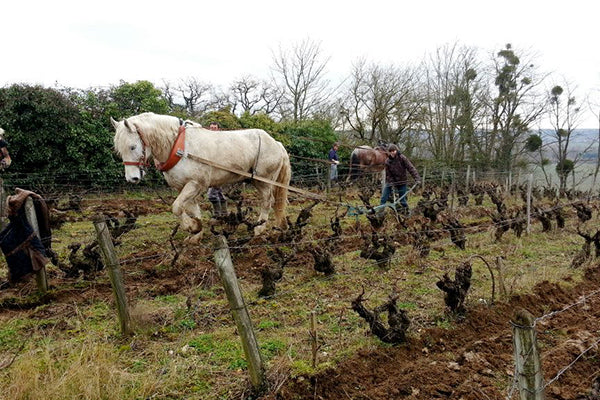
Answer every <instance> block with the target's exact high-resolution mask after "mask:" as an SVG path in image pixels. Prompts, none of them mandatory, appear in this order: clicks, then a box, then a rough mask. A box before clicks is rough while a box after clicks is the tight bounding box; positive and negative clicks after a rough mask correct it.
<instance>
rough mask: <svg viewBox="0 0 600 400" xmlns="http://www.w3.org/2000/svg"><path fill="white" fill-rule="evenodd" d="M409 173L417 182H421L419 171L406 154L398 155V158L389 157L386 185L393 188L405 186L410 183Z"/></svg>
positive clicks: (386, 163) (386, 169) (386, 168)
mask: <svg viewBox="0 0 600 400" xmlns="http://www.w3.org/2000/svg"><path fill="white" fill-rule="evenodd" d="M407 171H408V172H409V173H410V174H411V175H412V177H413V178H414V180H415V181H420V180H421V177H420V176H419V173H418V172H417V169H416V168H415V167H414V165H412V163H411V162H410V161H409V160H408V158H406V156H405V155H404V154H400V153H396V157H393V158H392V157H388V159H387V160H386V162H385V181H386V183H387V184H389V185H392V186H399V185H405V184H406V183H407V182H408V180H407V178H408V176H407V174H406V172H407Z"/></svg>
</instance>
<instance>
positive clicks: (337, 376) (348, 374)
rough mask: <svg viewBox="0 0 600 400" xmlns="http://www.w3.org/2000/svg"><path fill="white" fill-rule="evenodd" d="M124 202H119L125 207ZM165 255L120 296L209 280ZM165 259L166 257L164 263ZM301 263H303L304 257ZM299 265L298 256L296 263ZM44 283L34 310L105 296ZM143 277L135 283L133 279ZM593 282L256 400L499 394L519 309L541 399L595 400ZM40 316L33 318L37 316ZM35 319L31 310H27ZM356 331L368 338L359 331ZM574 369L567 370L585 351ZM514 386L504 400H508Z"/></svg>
mask: <svg viewBox="0 0 600 400" xmlns="http://www.w3.org/2000/svg"><path fill="white" fill-rule="evenodd" d="M85 206H86V207H87V209H88V211H90V212H91V211H93V212H98V213H102V212H110V211H112V212H114V210H119V209H122V206H123V205H122V204H117V203H114V202H111V203H106V202H105V203H100V204H85ZM130 206H131V204H128V207H130ZM136 208H137V213H138V214H139V215H141V214H147V213H157V212H164V211H166V210H168V209H169V206H168V205H166V204H165V203H164V202H162V201H154V202H148V201H139V204H136ZM361 242H362V241H361V239H360V238H355V239H352V240H346V241H344V242H342V243H340V245H339V250H338V251H340V252H343V251H346V250H348V251H350V250H356V249H357V248H359V247H360V245H361ZM160 254H164V250H163V249H147V250H145V251H144V252H143V253H140V254H137V255H135V256H136V257H138V258H143V259H147V261H142V262H141V264H140V266H139V268H140V270H141V272H142V273H145V274H146V276H145V278H147V279H143V280H141V279H135V280H131V281H128V282H126V286H127V287H128V292H130V293H128V295H131V296H133V297H136V298H144V297H154V296H156V295H160V294H169V293H177V292H181V291H182V290H185V288H191V287H197V286H199V285H200V286H202V285H206V287H210V286H212V285H213V284H216V283H217V282H218V276H216V274H215V272H214V268H213V266H212V265H211V263H208V262H207V263H205V264H202V263H197V262H194V260H197V259H204V258H206V256H207V255H206V254H193V253H189V252H188V253H186V255H185V257H186V258H187V259H189V262H188V261H186V260H185V259H184V260H179V263H178V265H179V266H180V267H179V269H181V270H185V273H182V271H181V270H172V269H171V270H166V271H163V272H158V271H156V269H155V268H153V266H154V265H155V264H156V263H157V261H156V260H155V259H153V256H154V255H156V256H159V255H160ZM168 261H169V260H167V262H168ZM305 261H306V262H308V261H309V260H305ZM271 262H272V261H271V260H269V259H268V258H267V257H266V256H265V255H264V254H262V253H261V254H255V253H254V251H252V250H251V251H248V252H246V253H245V254H243V255H241V256H239V257H238V260H237V266H238V268H237V269H238V271H239V274H240V276H241V277H242V278H244V277H253V278H254V279H256V277H257V276H259V269H260V268H261V266H263V265H266V264H269V263H271ZM300 262H302V261H300ZM49 279H50V280H51V281H52V282H53V284H54V285H55V286H56V287H57V288H58V290H56V291H55V293H56V294H55V295H54V297H53V298H52V299H45V300H42V301H43V302H45V303H46V304H48V306H47V307H45V308H41V310H42V311H40V312H41V313H47V314H50V315H54V316H57V315H65V316H66V315H67V314H69V313H72V312H73V309H72V307H71V306H69V305H70V304H74V303H75V304H77V303H85V302H91V301H96V300H98V298H105V299H106V300H107V301H109V300H110V298H111V297H112V294H111V290H110V285H109V284H108V282H106V281H104V283H95V284H94V285H90V286H87V287H82V288H78V289H76V288H74V287H73V286H72V284H71V283H72V282H71V283H69V282H70V281H68V280H62V279H61V277H60V276H51V277H49ZM141 282H144V283H141ZM599 286H600V266H594V267H593V268H591V269H589V270H588V271H587V273H586V279H585V280H584V281H583V282H582V283H580V284H578V285H576V286H575V287H573V288H570V289H566V287H568V286H567V285H557V284H551V283H548V282H543V283H541V284H539V285H538V286H537V287H535V289H534V291H533V292H532V294H531V295H527V296H515V297H512V298H511V299H510V300H508V301H506V302H498V303H496V304H495V305H492V306H489V305H485V304H480V305H478V306H475V307H470V308H469V309H468V310H467V313H466V315H465V316H464V318H461V319H460V320H459V321H457V322H456V323H455V324H454V326H453V328H452V329H444V328H430V329H422V330H420V331H418V332H415V333H411V334H410V335H409V337H408V341H407V342H406V343H405V344H402V345H397V346H389V345H383V344H382V346H380V347H379V348H377V349H375V350H364V351H361V352H359V353H358V354H356V355H355V356H353V357H352V358H349V359H347V360H346V361H344V362H343V363H342V364H341V365H339V366H337V367H336V368H335V369H330V370H326V371H324V372H322V373H319V374H318V375H316V376H313V377H307V376H299V377H294V378H288V379H287V380H286V381H285V383H284V384H283V385H281V386H279V387H278V389H276V390H275V391H274V392H271V393H269V394H267V395H265V396H263V397H262V398H263V399H264V400H293V399H323V400H326V399H331V400H334V399H335V400H338V399H382V400H383V399H463V400H481V399H506V398H508V394H509V391H510V390H511V388H512V386H513V382H514V371H513V369H514V363H513V344H512V328H511V324H510V321H511V318H512V317H513V315H514V312H515V310H517V309H519V308H523V309H526V310H528V311H529V312H530V313H531V314H533V315H534V316H542V315H548V314H549V313H551V312H553V311H560V312H557V313H556V314H555V315H552V316H550V317H548V318H545V319H543V320H540V321H538V323H537V325H536V330H537V334H538V341H539V344H540V347H541V354H542V356H543V359H542V363H543V366H542V368H543V373H544V377H545V382H550V381H552V382H551V383H550V384H549V386H548V387H547V389H546V398H547V399H561V400H571V399H573V400H575V399H577V400H584V399H585V400H589V399H600V394H599V393H596V392H594V391H593V389H592V388H593V387H594V386H595V385H596V386H597V385H598V383H597V382H595V381H596V380H598V379H600V378H599V376H600V357H599V355H598V348H597V346H594V343H595V342H596V341H598V337H600V293H596V294H595V295H590V296H589V297H587V298H586V299H585V301H581V302H580V303H579V304H577V305H575V306H573V307H570V308H568V309H567V310H565V311H561V310H562V309H563V308H565V306H566V305H571V304H575V303H576V302H577V301H578V300H581V296H583V295H586V294H587V295H589V294H591V293H593V292H594V291H596V290H598V287H599ZM34 290H35V285H34V284H31V283H30V284H26V285H20V286H18V287H14V288H11V289H7V290H3V291H2V292H3V293H2V296H0V297H23V296H24V295H27V294H29V292H33V291H34ZM36 305H37V304H29V305H23V304H11V303H10V302H7V303H4V304H3V307H2V308H3V310H2V312H4V313H18V312H26V310H27V309H33V308H35V307H36ZM37 316H38V317H43V316H42V315H37ZM32 317H36V315H32ZM365 335H371V334H370V333H369V332H368V331H367V329H365ZM588 348H591V349H590V350H589V351H587V352H586V353H585V354H584V355H583V356H581V357H580V358H579V359H578V360H577V362H576V363H574V364H573V366H571V367H569V368H567V369H566V370H565V371H564V372H562V369H563V368H564V367H566V366H568V365H569V364H570V363H571V362H572V361H573V360H575V358H576V357H578V356H579V355H581V354H582V353H583V352H584V350H586V349H588ZM517 397H518V394H517V392H516V390H514V391H512V397H511V398H517Z"/></svg>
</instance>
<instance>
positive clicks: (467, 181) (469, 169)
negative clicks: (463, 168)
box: [465, 164, 471, 193]
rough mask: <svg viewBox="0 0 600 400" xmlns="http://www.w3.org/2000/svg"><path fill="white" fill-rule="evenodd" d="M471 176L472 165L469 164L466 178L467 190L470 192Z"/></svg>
mask: <svg viewBox="0 0 600 400" xmlns="http://www.w3.org/2000/svg"><path fill="white" fill-rule="evenodd" d="M470 176H471V165H470V164H469V165H467V177H466V179H465V191H466V192H467V193H468V192H469V178H470Z"/></svg>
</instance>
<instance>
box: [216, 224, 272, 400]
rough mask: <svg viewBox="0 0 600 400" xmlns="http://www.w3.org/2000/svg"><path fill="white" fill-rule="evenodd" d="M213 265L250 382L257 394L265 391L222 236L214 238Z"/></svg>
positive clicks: (259, 361) (253, 338) (247, 317)
mask: <svg viewBox="0 0 600 400" xmlns="http://www.w3.org/2000/svg"><path fill="white" fill-rule="evenodd" d="M215 264H216V265H217V269H218V271H219V276H220V277H221V282H222V283H223V287H224V288H225V293H226V294H227V300H228V301H229V306H230V307H231V312H232V314H233V319H234V320H235V323H236V326H237V330H238V333H239V334H240V338H241V340H242V348H243V349H244V354H245V355H246V360H247V361H248V372H249V373H250V381H251V382H252V386H253V387H254V390H255V391H256V392H257V393H260V392H263V391H264V390H265V389H266V386H267V382H266V379H265V372H264V367H263V363H262V358H261V356H260V351H259V349H258V342H257V341H256V336H255V335H254V330H253V329H252V321H251V320H250V315H249V314H248V310H247V309H246V303H244V298H243V296H242V291H241V290H240V286H239V284H238V280H237V277H236V275H235V270H234V268H233V263H232V261H231V254H230V253H229V247H228V246H227V239H225V236H223V235H219V236H217V238H216V250H215Z"/></svg>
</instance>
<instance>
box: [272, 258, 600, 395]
mask: <svg viewBox="0 0 600 400" xmlns="http://www.w3.org/2000/svg"><path fill="white" fill-rule="evenodd" d="M599 285H600V267H599V266H595V267H593V268H591V269H589V270H588V271H587V273H586V280H585V281H584V282H583V283H581V284H579V285H577V286H576V287H575V288H573V289H565V288H564V287H565V286H564V285H556V284H550V283H548V282H543V283H541V284H539V285H538V286H536V288H535V290H534V292H533V294H531V295H527V296H515V297H513V298H511V299H510V301H508V302H505V303H497V304H495V305H493V306H486V305H479V306H477V307H475V308H470V309H469V310H468V313H467V315H466V316H465V318H464V320H462V321H461V322H459V323H458V324H457V325H456V328H455V329H451V330H447V329H440V328H434V329H427V330H423V331H421V332H419V333H418V338H416V337H413V338H409V340H408V342H407V343H405V344H403V345H399V346H395V347H387V346H382V347H380V348H378V349H376V350H372V351H363V352H360V353H359V354H356V355H355V356H354V357H352V358H350V359H348V360H346V361H345V362H343V363H342V364H341V365H339V366H338V367H337V368H335V369H330V370H327V371H324V372H322V373H320V374H318V375H317V376H315V377H311V378H308V377H298V378H294V379H291V380H289V381H288V382H287V383H286V384H285V385H284V386H283V387H282V388H281V389H279V390H278V391H277V393H271V394H269V395H268V396H265V397H264V399H269V400H273V399H277V400H292V399H331V400H334V399H336V400H337V399H382V400H383V399H463V400H481V399H506V398H508V395H509V393H512V395H513V396H512V397H511V398H518V391H517V390H512V391H511V388H512V387H513V382H514V379H513V377H514V371H513V369H514V366H513V365H514V363H513V344H512V328H511V324H510V321H511V318H512V317H513V315H514V312H515V310H517V309H519V308H522V309H525V310H528V311H529V312H530V313H531V314H533V315H534V316H544V315H548V314H549V313H552V312H555V311H558V312H557V313H556V314H554V315H551V316H548V317H547V318H544V319H542V320H539V321H538V322H537V324H536V331H537V337H538V342H539V346H540V348H541V354H542V364H543V365H542V368H543V373H544V378H545V380H544V381H545V382H550V381H552V382H551V383H550V384H549V385H548V386H547V388H546V398H547V399H557V400H559V399H560V400H569V399H578V400H583V399H586V400H591V399H600V393H598V392H597V391H595V390H594V389H592V388H593V387H597V386H598V382H597V380H598V379H599V376H600V358H599V357H598V345H597V343H596V342H597V341H598V336H599V333H600V293H595V294H593V293H594V292H595V291H597V290H598V287H599ZM586 294H588V295H590V294H593V295H590V296H589V297H588V298H586V299H585V301H581V303H580V304H577V305H576V306H573V307H571V308H569V309H568V310H565V311H562V310H563V309H564V308H566V307H567V306H569V305H571V304H575V303H576V302H578V301H579V300H582V299H583V297H582V296H584V295H586ZM595 343H596V344H595ZM590 347H591V349H590V350H589V351H588V352H587V353H585V354H584V355H583V356H581V358H579V360H577V362H576V363H575V364H573V366H572V367H569V368H568V369H567V370H566V371H564V373H561V370H562V369H563V368H564V367H567V366H568V365H569V364H570V363H571V362H572V361H573V360H575V358H576V357H578V356H579V355H580V354H582V353H583V352H584V351H585V350H586V349H588V348H590ZM559 374H560V375H559ZM557 375H558V378H556V377H557ZM555 378H556V379H555Z"/></svg>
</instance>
